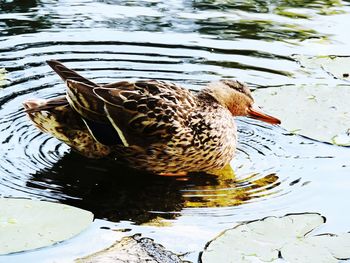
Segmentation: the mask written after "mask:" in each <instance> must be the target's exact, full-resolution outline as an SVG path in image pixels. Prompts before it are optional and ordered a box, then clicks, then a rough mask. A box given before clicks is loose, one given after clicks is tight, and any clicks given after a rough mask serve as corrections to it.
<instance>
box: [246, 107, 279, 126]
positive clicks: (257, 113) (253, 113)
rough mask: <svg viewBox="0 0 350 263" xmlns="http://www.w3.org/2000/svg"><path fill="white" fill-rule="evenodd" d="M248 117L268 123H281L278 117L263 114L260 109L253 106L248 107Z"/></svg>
mask: <svg viewBox="0 0 350 263" xmlns="http://www.w3.org/2000/svg"><path fill="white" fill-rule="evenodd" d="M248 117H250V118H253V119H257V120H260V121H264V122H267V123H270V124H281V121H280V120H279V119H277V118H275V117H272V116H270V115H267V114H265V113H264V112H262V111H261V109H259V108H257V107H254V106H253V107H251V108H249V109H248Z"/></svg>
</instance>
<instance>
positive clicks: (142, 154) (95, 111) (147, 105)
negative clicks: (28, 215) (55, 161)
mask: <svg viewBox="0 0 350 263" xmlns="http://www.w3.org/2000/svg"><path fill="white" fill-rule="evenodd" d="M48 64H49V65H50V66H51V67H52V68H53V69H54V70H55V71H56V72H57V73H58V75H59V76H60V77H61V78H62V79H63V80H64V81H66V84H67V94H66V96H64V97H59V98H56V99H51V100H47V101H42V100H29V101H27V102H25V103H24V105H25V108H26V111H27V113H28V115H29V116H30V118H31V120H32V121H33V122H34V123H35V125H36V126H37V127H38V128H39V129H41V130H42V131H44V132H48V133H51V134H52V135H53V136H55V137H56V138H58V139H60V140H62V141H63V142H65V143H67V144H68V145H69V146H71V147H72V148H73V149H75V150H76V151H78V152H80V153H81V154H83V155H85V156H87V157H90V158H100V157H110V158H115V159H116V160H118V161H120V162H122V163H124V164H127V165H128V166H131V167H133V168H136V169H142V170H146V171H149V172H152V173H157V174H162V173H178V172H193V171H209V170H212V169H221V168H223V167H224V166H225V165H226V164H228V163H229V162H230V160H231V159H232V157H233V156H234V152H235V148H236V139H237V138H236V136H237V135H236V125H235V122H234V119H233V117H232V115H249V114H250V113H251V112H250V109H251V108H252V104H253V98H252V96H251V94H250V91H249V89H248V88H247V86H246V85H244V84H242V83H240V82H238V81H234V80H223V81H220V82H218V83H214V84H209V85H208V86H207V87H206V88H204V89H203V90H202V91H200V92H198V93H192V92H191V91H189V90H187V89H185V88H182V87H180V86H178V85H175V84H173V83H168V82H163V81H156V80H146V81H136V82H126V81H121V82H116V83H111V84H107V85H97V84H95V83H93V82H91V81H89V80H87V79H85V78H83V77H82V76H80V75H79V74H77V73H76V72H74V71H72V70H70V69H68V68H66V67H65V66H63V65H62V64H61V63H59V62H58V61H48ZM259 114H260V113H259ZM264 116H265V117H266V116H267V117H266V118H270V119H269V120H267V121H269V122H271V123H278V120H277V119H274V118H273V117H270V116H268V115H264ZM255 117H257V116H255ZM259 118H260V119H263V118H262V117H261V116H260V117H259Z"/></svg>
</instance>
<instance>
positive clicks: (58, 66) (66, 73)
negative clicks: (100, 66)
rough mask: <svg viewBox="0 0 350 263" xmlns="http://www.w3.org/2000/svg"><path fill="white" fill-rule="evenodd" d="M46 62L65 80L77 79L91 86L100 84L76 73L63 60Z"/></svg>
mask: <svg viewBox="0 0 350 263" xmlns="http://www.w3.org/2000/svg"><path fill="white" fill-rule="evenodd" d="M46 63H47V64H48V65H49V66H50V67H51V68H52V69H53V70H54V71H55V72H56V73H57V74H58V75H59V76H60V77H61V79H62V80H63V81H65V82H66V81H67V80H68V79H70V80H75V81H79V82H82V83H85V84H87V85H90V86H94V87H97V86H98V85H97V84H96V83H94V82H92V81H91V80H88V79H87V78H84V77H83V76H81V75H79V74H78V73H76V72H75V71H74V70H71V69H69V68H67V67H66V66H64V65H63V64H62V63H61V62H59V61H57V60H47V61H46Z"/></svg>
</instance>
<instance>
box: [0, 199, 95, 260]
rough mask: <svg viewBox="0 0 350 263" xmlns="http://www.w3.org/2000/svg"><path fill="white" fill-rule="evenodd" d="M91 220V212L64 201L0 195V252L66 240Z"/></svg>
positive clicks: (32, 247) (6, 252) (11, 251)
mask: <svg viewBox="0 0 350 263" xmlns="http://www.w3.org/2000/svg"><path fill="white" fill-rule="evenodd" d="M92 220H93V214H92V213H91V212H88V211H85V210H82V209H79V208H75V207H72V206H68V205H63V204H57V203H50V202H44V201H33V200H27V199H12V198H0V255H1V254H8V253H13V252H20V251H25V250H30V249H35V248H40V247H44V246H49V245H52V244H54V243H56V242H59V241H63V240H66V239H68V238H71V237H73V236H75V235H77V234H78V233H80V232H81V231H83V230H84V229H85V228H87V226H88V225H89V224H90V223H91V222H92Z"/></svg>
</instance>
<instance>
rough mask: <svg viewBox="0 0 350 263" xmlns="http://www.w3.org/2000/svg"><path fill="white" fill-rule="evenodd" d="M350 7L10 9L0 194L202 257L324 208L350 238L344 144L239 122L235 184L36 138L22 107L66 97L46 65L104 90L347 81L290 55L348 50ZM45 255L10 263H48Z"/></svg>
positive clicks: (184, 4) (3, 19) (2, 20)
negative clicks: (232, 237) (173, 174)
mask: <svg viewBox="0 0 350 263" xmlns="http://www.w3.org/2000/svg"><path fill="white" fill-rule="evenodd" d="M349 11H350V8H349V2H346V1H340V2H339V1H209V0H207V1H172V0H170V1H157V0H154V1H153V0H152V1H107V0H105V1H88V0H85V1H83V0H80V1H74V2H72V1H63V0H60V1H34V0H31V1H25V3H23V1H2V2H1V3H0V68H5V69H6V70H7V72H8V73H6V75H5V79H4V80H2V81H1V82H0V85H1V89H0V141H1V145H2V147H1V148H0V156H1V162H0V196H1V197H10V196H12V197H26V198H32V199H39V200H50V201H55V202H62V203H67V204H71V205H74V206H77V207H82V208H84V209H87V210H90V211H92V212H93V213H94V214H95V216H96V217H97V218H99V219H106V220H109V221H111V222H115V227H116V228H118V227H123V228H125V227H127V228H131V229H132V233H142V234H144V235H145V236H148V237H152V238H154V239H155V240H156V241H157V242H160V243H162V244H164V245H165V246H166V247H167V248H168V249H171V250H173V251H175V252H178V253H189V254H187V256H186V258H187V259H189V260H192V261H196V259H197V256H198V253H199V252H200V250H201V249H202V248H203V246H204V244H205V243H206V242H207V241H208V240H210V239H211V238H213V237H214V236H215V235H217V234H218V233H219V232H220V231H222V230H224V229H225V228H228V227H232V226H234V225H235V224H236V223H237V222H240V221H244V220H251V219H256V218H261V217H264V216H269V215H284V214H285V213H289V212H293V213H296V212H319V213H322V214H323V215H324V216H326V217H327V218H328V222H327V225H326V226H325V228H326V230H328V231H329V232H337V231H340V232H341V231H348V230H350V225H349V224H348V222H349V219H350V212H349V211H348V209H347V206H346V204H347V200H349V197H350V196H349V195H350V194H349V191H348V189H349V186H350V179H349V177H348V176H349V174H350V160H349V154H350V152H349V149H348V148H345V147H337V146H332V145H329V144H325V143H321V142H317V141H313V140H310V139H307V138H303V137H299V136H295V135H291V134H290V133H288V132H287V131H285V130H283V129H282V128H279V127H273V126H271V125H265V124H263V123H261V122H258V121H253V120H247V119H245V118H241V119H238V120H237V124H238V128H239V146H238V150H237V156H236V158H235V159H234V160H232V162H231V166H232V168H233V170H234V173H235V176H233V175H231V176H229V175H228V176H226V177H216V176H213V175H206V174H194V175H191V176H189V177H187V178H185V180H178V179H177V178H163V177H159V176H153V175H147V174H142V173H140V172H135V171H133V170H130V169H126V168H124V167H121V166H118V165H116V164H114V163H111V162H109V161H106V160H98V161H96V160H87V159H86V158H84V157H81V156H79V155H78V154H76V153H74V152H72V151H71V150H70V149H69V148H68V147H67V146H66V145H63V144H62V143H61V142H59V141H58V140H56V139H55V138H52V137H51V136H49V135H47V134H43V133H40V132H39V131H38V130H37V129H36V128H35V127H34V126H33V125H32V124H31V123H30V121H29V119H28V118H27V116H25V114H24V113H23V110H22V102H23V101H24V100H26V99H29V98H51V97H55V96H57V95H61V94H64V92H65V91H64V84H63V83H62V81H61V80H60V79H59V77H58V76H57V75H56V74H55V73H53V72H52V71H51V69H50V68H49V67H48V66H47V65H46V63H45V60H48V59H58V60H60V61H62V62H64V63H65V64H66V65H67V66H68V67H71V68H74V69H75V70H77V71H78V72H80V73H81V74H82V75H84V76H85V77H88V78H91V79H92V80H94V81H96V82H99V83H108V82H112V81H116V80H133V79H161V80H166V81H173V82H176V83H178V84H182V85H184V86H186V87H188V88H191V89H195V90H199V89H201V88H202V87H203V85H205V84H206V83H208V82H210V81H214V80H218V79H220V78H237V79H239V80H242V81H245V82H247V83H248V84H249V85H250V86H251V87H252V88H253V89H259V88H266V87H270V86H282V85H289V84H312V83H317V84H325V85H332V86H336V85H340V84H343V85H344V82H343V81H341V80H337V79H334V78H333V77H332V76H330V75H328V74H326V73H325V72H324V71H322V69H321V68H319V69H317V68H313V69H306V68H303V67H302V66H301V65H300V64H299V63H298V62H297V61H295V60H294V59H293V58H292V55H293V54H301V55H308V56H316V55H330V54H332V55H334V54H339V55H341V54H342V55H345V54H346V51H347V50H349V43H350V42H349V41H348V40H349V38H348V34H347V33H346V32H347V30H348V27H349V26H350V25H349V23H350V21H349V19H347V18H348V16H349ZM345 84H346V83H345ZM282 121H283V120H282ZM47 250H49V249H47ZM82 253H83V252H82ZM49 254H50V253H46V254H45V251H39V252H28V253H22V254H16V255H12V256H7V257H5V256H4V257H0V261H1V260H2V259H1V258H3V260H4V262H5V261H6V262H10V261H11V260H13V262H19V261H21V260H22V261H23V260H28V259H29V260H33V262H39V261H38V260H42V261H45V260H46V259H50V256H49ZM83 255H84V254H82V255H81V256H83ZM66 256H67V255H66ZM68 256H69V255H68ZM72 259H74V256H73V255H72ZM45 262H47V261H45Z"/></svg>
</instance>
